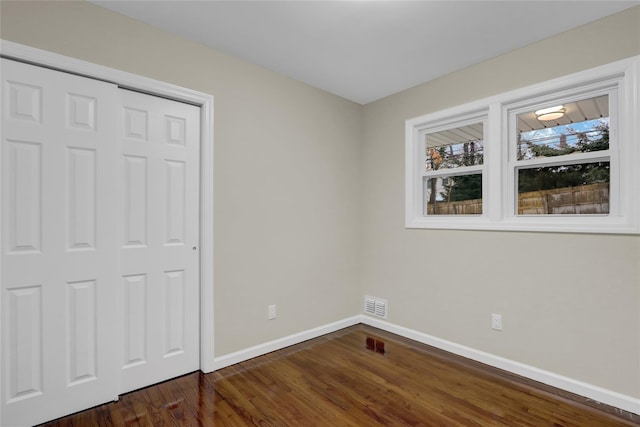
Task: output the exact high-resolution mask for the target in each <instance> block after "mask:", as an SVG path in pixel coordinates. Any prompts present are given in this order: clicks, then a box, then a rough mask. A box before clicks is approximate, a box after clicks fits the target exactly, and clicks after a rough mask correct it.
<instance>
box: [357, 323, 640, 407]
mask: <svg viewBox="0 0 640 427" xmlns="http://www.w3.org/2000/svg"><path fill="white" fill-rule="evenodd" d="M360 323H363V324H365V325H369V326H373V327H375V328H378V329H382V330H384V331H387V332H391V333H394V334H396V335H400V336H403V337H405V338H409V339H412V340H414V341H418V342H421V343H423V344H427V345H430V346H433V347H436V348H439V349H441V350H445V351H448V352H450V353H453V354H457V355H459V356H463V357H466V358H467V359H471V360H475V361H477V362H481V363H484V364H486V365H490V366H493V367H496V368H499V369H502V370H505V371H508V372H511V373H514V374H517V375H520V376H523V377H526V378H529V379H532V380H534V381H538V382H541V383H543V384H547V385H550V386H553V387H556V388H559V389H562V390H565V391H569V392H571V393H575V394H577V395H580V396H584V397H586V398H589V399H592V400H595V401H597V402H601V403H604V404H606V405H610V406H614V407H616V408H620V409H623V410H625V411H628V412H632V413H634V414H640V399H636V398H634V397H631V396H627V395H624V394H621V393H617V392H615V391H611V390H607V389H605V388H602V387H598V386H595V385H592V384H588V383H584V382H582V381H577V380H574V379H572V378H568V377H565V376H562V375H558V374H555V373H553V372H549V371H545V370H542V369H538V368H535V367H533V366H529V365H525V364H524V363H520V362H516V361H513V360H509V359H505V358H504V357H500V356H496V355H493V354H490V353H485V352H483V351H480V350H476V349H473V348H470V347H466V346H464V345H460V344H456V343H454V342H451V341H447V340H443V339H440V338H437V337H434V336H431V335H428V334H425V333H422V332H418V331H415V330H413V329H409V328H405V327H403V326H398V325H394V324H393V323H389V322H387V321H384V320H379V319H376V318H373V317H370V316H366V315H362V316H360Z"/></svg>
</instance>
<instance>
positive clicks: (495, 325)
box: [491, 313, 502, 331]
mask: <svg viewBox="0 0 640 427" xmlns="http://www.w3.org/2000/svg"><path fill="white" fill-rule="evenodd" d="M491 329H494V330H496V331H501V330H502V314H495V313H493V314H491Z"/></svg>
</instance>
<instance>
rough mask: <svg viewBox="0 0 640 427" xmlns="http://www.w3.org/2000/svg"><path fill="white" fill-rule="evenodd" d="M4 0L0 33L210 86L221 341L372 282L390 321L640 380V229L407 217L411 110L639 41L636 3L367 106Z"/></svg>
mask: <svg viewBox="0 0 640 427" xmlns="http://www.w3.org/2000/svg"><path fill="white" fill-rule="evenodd" d="M0 13H1V15H2V21H1V23H0V37H2V38H3V39H7V40H11V41H15V42H18V43H22V44H26V45H30V46H34V47H38V48H41V49H46V50H50V51H53V52H57V53H61V54H65V55H69V56H72V57H76V58H79V59H83V60H87V61H91V62H95V63H98V64H102V65H106V66H110V67H113V68H117V69H122V70H125V71H129V72H132V73H136V74H140V75H143V76H147V77H151V78H155V79H159V80H163V81H167V82H170V83H174V84H177V85H180V86H184V87H188V88H192V89H195V90H199V91H203V92H207V93H210V94H212V95H214V96H215V131H214V133H215V158H216V160H215V177H214V179H215V186H214V187H215V242H214V244H215V264H214V267H215V321H216V325H215V334H216V335H215V345H216V349H215V350H216V355H217V356H220V355H224V354H226V353H229V352H232V351H236V350H241V349H244V348H246V347H249V346H253V345H257V344H261V343H263V342H266V341H269V340H271V339H276V338H280V337H283V336H286V335H289V334H292V333H296V332H300V331H304V330H307V329H310V328H312V327H315V326H320V325H324V324H327V323H329V322H332V321H336V320H340V319H343V318H346V317H348V316H352V315H354V314H357V313H359V312H360V311H361V297H362V295H363V294H365V293H366V294H370V295H373V296H378V297H383V298H387V299H388V300H389V307H390V309H389V320H390V321H391V322H393V323H396V324H399V325H402V326H406V327H409V328H412V329H415V330H418V331H421V332H424V333H427V334H431V335H434V336H437V337H440V338H443V339H447V340H451V341H454V342H456V343H460V344H463V345H467V346H470V347H473V348H476V349H480V350H484V351H487V352H490V353H493V354H497V355H499V356H503V357H506V358H509V359H513V360H516V361H518V362H522V363H526V364H529V365H532V366H536V367H539V368H542V369H546V370H550V371H552V372H556V373H559V374H562V375H566V376H569V377H572V378H574V379H577V380H580V381H585V382H588V383H592V384H595V385H599V386H602V387H605V388H608V389H611V390H614V391H617V392H620V393H623V394H627V395H630V396H634V397H640V381H639V380H638V378H640V366H639V365H640V314H639V313H640V292H639V288H640V237H637V236H596V235H586V234H583V235H569V234H544V233H540V234H534V233H515V232H473V231H428V230H406V229H405V228H404V160H403V159H404V157H403V156H404V144H403V142H404V121H405V119H408V118H411V117H415V116H419V115H422V114H426V113H429V112H432V111H436V110H439V109H442V108H445V107H450V106H454V105H457V104H460V103H464V102H467V101H471V100H475V99H479V98H482V97H486V96H489V95H492V94H495V93H499V92H502V91H506V90H509V89H514V88H517V87H520V86H523V85H526V84H530V83H534V82H538V81H541V80H545V79H548V78H552V77H556V76H560V75H562V74H566V73H570V72H574V71H578V70H581V69H585V68H589V67H592V66H595V65H599V64H602V63H606V62H610V61H613V60H616V59H621V58H624V57H628V56H632V55H637V54H640V7H636V8H635V9H633V10H631V11H627V12H623V13H622V14H618V15H615V16H614V17H611V18H607V19H605V20H602V21H598V22H595V23H592V24H589V25H587V26H585V27H582V28H580V29H577V30H574V31H571V32H568V33H565V34H562V35H560V36H557V37H554V38H552V39H549V40H546V41H543V42H540V43H537V44H535V45H532V46H529V47H527V48H525V49H521V50H517V51H514V52H511V53H509V54H506V55H503V56H501V57H498V58H495V59H493V60H491V61H488V62H485V63H482V64H479V65H476V66H473V67H470V68H467V69H465V70H463V71H460V72H458V73H453V74H451V75H449V76H446V77H444V78H441V79H438V80H436V81H433V82H430V83H427V84H424V85H420V86H417V87H415V88H413V89H410V90H407V91H405V92H402V93H399V94H396V95H393V96H390V97H388V98H385V99H383V100H380V101H378V102H375V103H372V104H369V105H367V106H365V107H361V106H358V105H356V104H353V103H350V102H348V101H345V100H342V99H340V98H337V97H335V96H333V95H330V94H327V93H325V92H322V91H319V90H316V89H313V88H310V87H309V86H306V85H304V84H301V83H298V82H295V81H292V80H290V79H287V78H285V77H282V76H279V75H277V74H275V73H271V72H269V71H267V70H264V69H262V68H260V67H257V66H253V65H250V64H248V63H245V62H243V61H240V60H237V59H234V58H233V57H230V56H228V55H225V54H222V53H220V52H216V51H213V50H210V49H207V48H205V47H203V46H201V45H197V44H194V43H190V42H187V41H185V40H183V39H181V38H178V37H176V36H173V35H171V34H168V33H165V32H161V31H158V30H155V29H153V28H151V27H149V26H146V25H144V24H141V23H138V22H135V21H133V20H130V19H128V18H125V17H122V16H120V15H117V14H114V13H111V12H108V11H106V10H103V9H101V8H98V7H96V6H93V5H91V4H87V3H75V2H74V3H70V2H63V3H58V2H44V3H33V2H17V3H14V2H7V1H2V2H1V3H0ZM489 256H490V258H489ZM272 303H275V304H278V319H276V320H274V321H267V320H266V306H267V304H272ZM492 312H499V313H502V314H503V316H504V331H503V332H501V333H498V332H493V331H491V329H490V327H489V318H490V313H492Z"/></svg>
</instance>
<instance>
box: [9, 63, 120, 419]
mask: <svg viewBox="0 0 640 427" xmlns="http://www.w3.org/2000/svg"><path fill="white" fill-rule="evenodd" d="M1 61H2V63H1V72H2V75H1V78H2V113H1V115H2V151H1V156H2V176H1V179H2V199H1V201H2V211H1V212H2V277H1V279H2V421H1V422H0V424H2V425H6V426H21V425H32V424H35V423H39V422H42V421H45V420H50V419H54V418H57V417H60V416H62V415H65V414H69V413H72V412H76V411H79V410H82V409H85V408H88V407H91V406H94V405H97V404H100V403H103V402H106V401H110V400H113V399H114V398H116V397H117V395H118V381H119V379H118V376H117V375H114V373H115V372H117V353H116V352H114V348H117V347H118V342H117V326H116V323H115V322H114V320H115V319H114V316H113V312H114V307H116V304H117V298H116V296H117V286H118V283H117V275H116V274H114V272H115V271H117V256H118V253H117V251H116V250H114V248H115V247H116V231H117V228H116V222H115V221H114V220H113V218H115V217H116V214H117V210H116V204H115V203H114V200H116V182H117V175H116V170H115V168H114V165H115V162H116V158H117V151H116V141H117V139H116V127H115V126H114V123H116V120H117V114H116V113H117V109H116V103H117V96H118V91H117V87H116V86H114V85H112V84H108V83H104V82H100V81H96V80H92V79H87V78H82V77H78V76H73V75H70V74H65V73H61V72H57V71H52V70H48V69H45V68H40V67H35V66H31V65H26V64H22V63H19V62H15V61H10V60H5V59H2V60H1Z"/></svg>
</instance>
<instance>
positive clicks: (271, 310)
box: [267, 304, 276, 320]
mask: <svg viewBox="0 0 640 427" xmlns="http://www.w3.org/2000/svg"><path fill="white" fill-rule="evenodd" d="M267 317H268V318H269V320H273V319H275V318H276V305H275V304H271V305H270V306H269V307H267Z"/></svg>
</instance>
